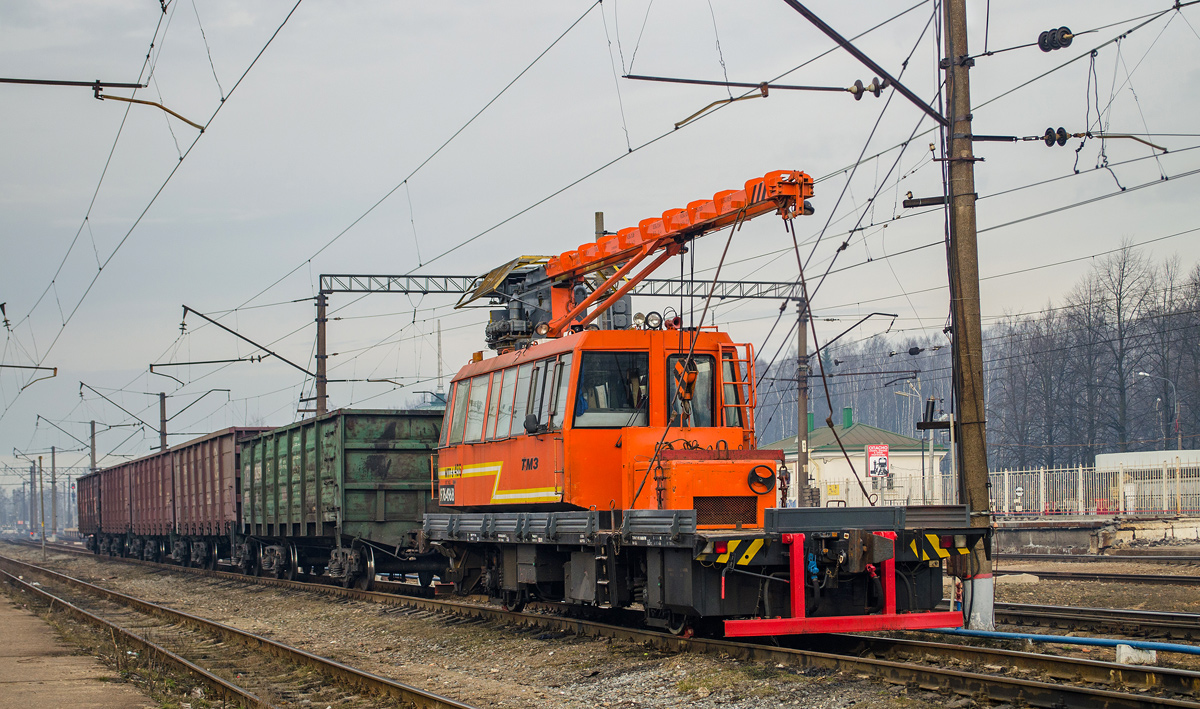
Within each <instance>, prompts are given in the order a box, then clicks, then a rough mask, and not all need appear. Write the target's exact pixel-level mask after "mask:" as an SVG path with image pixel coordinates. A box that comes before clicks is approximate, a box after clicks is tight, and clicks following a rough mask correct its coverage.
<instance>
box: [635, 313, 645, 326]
mask: <svg viewBox="0 0 1200 709" xmlns="http://www.w3.org/2000/svg"><path fill="white" fill-rule="evenodd" d="M644 324H646V316H645V315H643V314H642V313H635V314H634V316H633V326H634V327H641V326H642V325H644Z"/></svg>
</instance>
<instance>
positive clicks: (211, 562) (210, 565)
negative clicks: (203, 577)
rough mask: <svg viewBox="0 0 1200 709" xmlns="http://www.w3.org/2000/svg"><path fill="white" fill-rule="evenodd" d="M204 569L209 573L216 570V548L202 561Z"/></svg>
mask: <svg viewBox="0 0 1200 709" xmlns="http://www.w3.org/2000/svg"><path fill="white" fill-rule="evenodd" d="M204 568H206V569H208V570H209V571H216V570H217V550H216V548H213V549H212V550H211V551H210V552H209V553H208V558H207V559H205V560H204Z"/></svg>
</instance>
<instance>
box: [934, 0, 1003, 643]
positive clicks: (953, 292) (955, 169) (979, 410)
mask: <svg viewBox="0 0 1200 709" xmlns="http://www.w3.org/2000/svg"><path fill="white" fill-rule="evenodd" d="M944 8H945V28H944V34H945V37H946V57H945V59H944V68H945V69H946V94H947V96H948V103H947V108H948V111H949V115H948V116H947V118H948V119H949V131H950V134H949V139H948V149H947V152H946V155H945V158H946V160H947V165H948V168H949V169H948V173H949V181H948V183H947V189H948V191H947V193H946V194H947V195H948V203H949V209H950V244H949V251H950V252H949V254H948V257H949V261H950V298H951V317H952V320H951V322H952V327H953V330H952V333H953V335H952V336H953V338H954V340H953V341H954V374H955V376H954V383H955V401H956V404H957V409H958V417H957V419H958V422H957V423H958V426H959V435H958V447H959V460H961V461H962V466H961V471H962V472H961V476H962V477H961V480H960V483H959V484H960V489H961V490H962V492H963V497H962V499H963V502H965V503H966V504H967V506H968V507H969V508H970V511H971V526H973V527H987V526H989V525H991V521H992V520H991V512H990V504H989V500H988V464H987V438H986V433H985V428H984V427H985V423H986V418H985V410H984V399H983V396H984V390H983V335H982V325H981V324H980V315H979V313H980V308H979V257H978V248H977V246H978V245H977V240H976V229H975V199H976V194H975V156H974V153H973V151H972V144H971V91H970V80H969V78H968V72H969V71H970V67H971V64H973V63H974V61H973V60H972V59H970V55H969V54H968V52H967V6H966V0H945V3H944ZM970 565H971V566H970V569H969V571H970V573H969V574H968V576H967V579H966V581H965V583H964V592H963V610H964V615H965V621H966V625H967V627H969V628H972V629H977V630H992V629H994V627H995V620H994V613H993V603H994V590H995V588H994V585H993V579H992V564H991V560H990V559H988V558H987V557H986V556H985V554H984V550H983V543H982V542H980V544H979V545H978V546H977V548H976V549H975V550H974V552H973V553H972V555H971V557H970Z"/></svg>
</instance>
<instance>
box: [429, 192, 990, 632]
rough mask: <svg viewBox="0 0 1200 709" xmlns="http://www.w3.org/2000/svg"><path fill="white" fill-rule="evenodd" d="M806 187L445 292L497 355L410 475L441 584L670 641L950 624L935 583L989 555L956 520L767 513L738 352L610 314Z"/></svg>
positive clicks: (953, 516) (652, 224)
mask: <svg viewBox="0 0 1200 709" xmlns="http://www.w3.org/2000/svg"><path fill="white" fill-rule="evenodd" d="M812 189H813V183H812V178H810V177H809V176H808V175H806V174H804V173H803V172H798V171H778V172H771V173H768V174H767V175H765V176H764V177H762V178H758V179H755V180H751V181H750V182H747V183H746V185H745V187H744V189H741V190H729V191H724V192H718V193H717V194H716V195H714V196H713V198H712V199H711V200H700V201H696V202H692V203H690V204H688V205H687V207H686V208H683V209H671V210H668V211H667V212H664V213H663V215H662V216H661V217H656V218H652V219H646V220H643V221H642V222H641V223H640V224H639V225H638V226H636V227H631V228H628V229H622V230H621V231H619V232H617V233H616V234H614V235H607V236H604V237H602V238H601V239H599V240H598V241H597V242H595V243H589V244H584V245H582V246H580V247H579V248H578V249H576V250H574V251H568V252H566V253H563V254H561V255H559V256H557V257H551V258H540V257H523V258H520V259H516V260H514V261H512V262H510V263H508V264H506V265H504V266H502V267H500V268H497V269H495V270H493V271H492V272H491V273H489V274H487V275H486V276H485V277H484V278H483V279H482V280H481V281H480V282H479V284H478V286H477V288H476V289H475V290H474V292H472V293H471V294H469V295H468V296H465V297H464V300H463V303H462V304H465V303H466V302H471V301H472V300H476V299H481V298H488V299H489V300H490V302H492V303H493V304H495V305H497V306H499V307H498V308H497V309H496V310H493V311H492V316H491V321H490V322H489V324H488V325H487V329H486V338H487V341H488V345H489V346H490V347H491V348H492V349H494V350H496V351H497V354H496V356H494V357H491V358H487V359H484V358H483V356H482V354H478V355H476V356H475V358H474V361H473V362H472V363H470V364H468V365H467V366H465V367H463V368H462V370H460V371H459V372H458V374H457V375H456V376H455V377H454V379H453V381H452V389H451V392H450V397H449V399H448V401H449V405H448V406H447V408H446V414H445V419H444V421H443V425H442V429H441V441H440V443H439V449H438V456H437V457H436V458H435V461H434V463H433V465H432V466H431V468H432V474H433V476H434V481H433V483H434V490H435V493H434V494H435V495H436V497H437V502H438V505H439V506H440V507H441V508H443V509H445V510H446V511H445V512H438V513H429V514H426V515H425V518H424V524H423V528H422V535H421V536H422V544H423V545H425V546H426V547H427V548H432V549H436V550H438V551H440V552H442V553H443V554H444V555H445V556H446V557H447V558H448V563H449V568H448V570H447V571H446V572H445V573H444V574H443V581H448V582H452V583H453V584H454V585H455V587H456V589H457V590H458V591H459V592H460V593H464V594H466V593H486V594H488V595H489V596H490V597H492V598H495V599H498V600H500V601H501V602H503V603H504V604H505V605H507V606H508V607H510V608H519V607H521V606H523V605H524V604H525V602H526V601H534V600H536V601H550V602H560V603H565V604H568V605H570V606H575V607H577V608H579V609H589V608H592V609H604V608H629V607H633V608H636V607H638V606H640V607H641V609H643V610H644V613H645V622H646V624H647V625H650V626H654V627H662V628H666V629H669V630H670V631H671V632H675V633H687V632H691V631H693V630H697V629H703V630H704V631H705V632H716V633H718V634H720V633H723V634H724V635H727V636H764V635H781V634H792V633H821V632H845V631H869V630H882V629H901V628H909V629H915V628H934V627H959V626H961V625H962V615H961V613H959V612H957V611H953V612H937V611H935V610H934V608H935V606H936V605H937V604H938V602H939V601H941V598H942V576H943V573H944V572H945V573H950V574H954V575H959V576H961V575H964V574H965V573H966V572H967V570H968V569H967V568H966V563H967V561H968V560H969V559H970V555H969V553H968V552H969V551H970V549H972V548H974V547H975V545H976V544H979V543H983V544H985V545H988V544H990V539H987V538H986V536H985V535H986V534H987V530H983V529H973V528H971V527H970V525H969V519H968V516H967V511H966V508H965V507H961V506H938V507H912V506H909V507H864V508H847V507H835V508H780V507H777V506H776V495H777V493H778V492H779V490H780V488H784V490H786V485H787V483H788V473H787V470H786V469H785V468H784V467H783V453H782V451H778V450H761V449H759V448H757V445H756V440H755V432H754V406H755V387H754V384H755V372H754V350H753V348H752V346H751V345H749V344H739V343H735V342H733V341H732V340H731V339H730V337H729V336H728V335H727V334H725V333H723V332H720V331H718V330H716V329H715V328H712V327H705V326H701V327H695V328H691V327H684V326H683V322H682V320H681V319H680V318H678V317H676V318H672V319H671V320H670V321H668V322H663V318H662V317H661V316H659V315H658V314H656V313H651V314H648V315H645V316H643V315H641V314H636V315H635V314H633V312H632V307H631V303H630V298H629V295H628V294H629V291H630V290H631V289H632V288H633V287H634V285H636V284H637V282H638V281H640V280H641V279H643V278H645V277H646V276H647V275H649V274H650V273H651V272H652V271H653V270H654V269H655V268H657V267H658V266H659V265H661V264H662V263H663V262H664V261H666V260H667V259H668V258H670V257H672V256H675V255H678V254H681V253H684V252H685V251H686V249H687V245H688V244H689V242H691V241H692V240H693V239H696V238H698V237H700V236H703V235H705V234H709V233H713V232H715V231H718V230H721V229H725V228H729V229H736V228H737V226H738V225H739V223H740V222H742V221H744V220H746V219H752V218H754V217H757V216H760V215H764V214H769V213H774V214H778V215H780V216H781V217H782V218H784V219H793V218H795V217H798V216H801V215H804V214H811V212H812V210H811V207H810V206H809V204H808V199H809V198H810V197H812V193H813V192H812ZM731 238H732V235H731ZM639 266H641V269H640V270H637V272H636V273H635V269H638V267H639ZM782 499H785V500H786V493H785V494H784V495H783V496H782Z"/></svg>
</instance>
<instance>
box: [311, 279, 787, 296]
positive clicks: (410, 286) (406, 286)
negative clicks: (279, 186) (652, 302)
mask: <svg viewBox="0 0 1200 709" xmlns="http://www.w3.org/2000/svg"><path fill="white" fill-rule="evenodd" d="M479 278H480V277H479V276H387V275H365V274H322V275H321V281H320V284H321V287H320V291H321V292H322V293H327V294H328V293H414V294H421V295H430V294H437V293H444V294H448V295H461V294H464V293H470V292H471V291H473V290H474V289H475V285H476V281H478V279H479ZM710 289H711V290H712V292H713V298H715V299H716V300H725V299H727V298H736V299H741V298H747V299H752V300H779V299H781V298H798V297H799V292H798V287H797V283H796V282H795V281H717V282H716V284H715V286H714V284H713V282H712V281H707V280H702V279H688V278H684V279H678V278H647V279H645V280H643V281H642V282H640V283H638V284H637V286H635V287H634V289H633V293H634V294H636V295H645V296H658V297H663V298H705V297H708V293H709V290H710Z"/></svg>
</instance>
